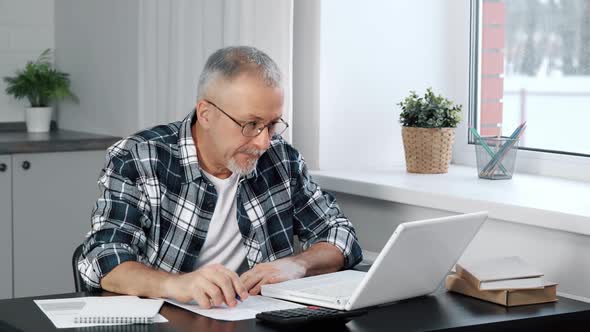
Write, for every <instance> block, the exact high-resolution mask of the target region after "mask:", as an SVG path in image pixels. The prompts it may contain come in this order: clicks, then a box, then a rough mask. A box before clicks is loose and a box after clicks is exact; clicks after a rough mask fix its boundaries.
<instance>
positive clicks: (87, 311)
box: [74, 296, 164, 324]
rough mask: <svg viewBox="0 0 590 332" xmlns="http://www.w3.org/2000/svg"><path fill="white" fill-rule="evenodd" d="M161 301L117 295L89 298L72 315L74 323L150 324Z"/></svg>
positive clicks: (160, 305)
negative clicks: (74, 314) (73, 315)
mask: <svg viewBox="0 0 590 332" xmlns="http://www.w3.org/2000/svg"><path fill="white" fill-rule="evenodd" d="M163 303H164V301H163V300H157V299H140V298H129V297H119V296H111V297H96V298H91V299H90V301H88V302H87V303H86V305H85V306H84V308H82V310H80V312H79V313H78V315H77V316H76V317H74V323H81V324H86V323H91V324H92V323H98V324H150V323H153V322H154V319H155V317H156V315H157V314H158V312H159V311H160V307H162V304H163Z"/></svg>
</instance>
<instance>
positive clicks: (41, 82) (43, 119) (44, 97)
mask: <svg viewBox="0 0 590 332" xmlns="http://www.w3.org/2000/svg"><path fill="white" fill-rule="evenodd" d="M4 82H6V84H7V86H6V93H7V94H9V95H12V96H13V97H14V98H15V99H17V100H18V99H23V98H26V99H27V100H28V101H29V103H30V104H31V107H29V108H27V109H26V117H25V118H26V122H27V131H28V132H47V131H49V125H50V123H51V114H52V111H53V108H52V107H51V105H50V104H51V102H56V101H60V100H63V99H66V98H69V99H72V100H74V101H76V102H78V97H76V95H74V94H73V93H72V91H71V90H70V79H69V74H66V73H62V72H60V71H58V70H57V69H55V68H54V67H53V64H52V63H51V50H50V49H46V50H45V51H43V53H41V55H40V56H39V58H38V59H37V60H36V61H28V62H27V64H26V66H25V68H24V69H19V70H17V71H16V75H15V76H14V77H4Z"/></svg>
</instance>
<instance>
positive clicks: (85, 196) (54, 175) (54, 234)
mask: <svg viewBox="0 0 590 332" xmlns="http://www.w3.org/2000/svg"><path fill="white" fill-rule="evenodd" d="M104 155H105V151H102V150H101V151H76V152H50V153H30V154H14V155H12V163H11V169H12V195H11V196H12V240H13V244H12V257H13V260H14V262H13V265H12V266H13V269H14V270H13V271H12V274H13V276H14V277H13V286H12V287H13V289H14V294H13V296H14V297H24V296H36V295H45V294H56V293H66V292H72V291H74V281H73V275H72V264H71V259H72V253H73V252H74V249H75V248H76V246H77V245H79V244H80V243H82V241H83V239H84V236H85V235H86V233H88V231H89V230H90V213H91V211H92V207H93V206H94V203H95V201H96V198H97V194H98V191H97V185H96V180H97V178H98V174H99V172H100V169H101V168H102V166H103V164H104ZM2 183H3V182H2V179H0V184H2ZM2 187H3V186H2ZM5 194H6V193H4V190H0V195H5ZM8 198H10V196H9V197H8ZM0 204H2V203H0ZM8 209H9V210H10V208H8ZM2 211H4V209H2ZM3 215H4V214H0V218H2V220H4V217H3ZM0 227H4V221H3V224H2V226H0ZM1 233H2V234H4V232H3V231H2V232H1ZM1 236H3V235H0V237H1ZM3 245H4V242H3V241H0V246H3ZM2 251H4V250H2ZM0 259H4V258H3V256H0ZM2 266H3V267H4V266H6V265H4V264H2ZM0 273H4V270H2V272H0ZM2 280H3V278H2ZM0 287H2V285H1V284H0ZM0 291H2V288H0Z"/></svg>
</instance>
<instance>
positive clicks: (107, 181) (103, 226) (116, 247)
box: [78, 147, 150, 288]
mask: <svg viewBox="0 0 590 332" xmlns="http://www.w3.org/2000/svg"><path fill="white" fill-rule="evenodd" d="M137 165H138V162H137V160H135V159H134V158H133V157H132V156H131V153H130V152H129V151H124V150H121V149H118V148H116V147H114V148H112V149H109V154H108V155H107V161H106V165H105V167H104V169H103V170H102V171H101V174H100V176H99V179H98V187H99V197H98V199H97V201H96V204H95V206H94V209H93V211H92V216H91V231H90V232H89V233H88V236H87V238H86V240H85V241H84V250H83V253H82V255H81V258H80V260H79V261H78V270H79V271H80V274H81V276H82V279H83V280H84V282H85V283H86V284H87V285H88V286H90V287H91V288H100V280H101V279H102V278H103V277H104V276H105V275H107V274H108V273H109V272H110V271H111V270H112V269H114V268H115V267H116V266H117V265H119V264H121V263H123V262H125V261H140V262H146V261H147V260H146V259H145V257H144V255H143V253H145V247H146V235H145V233H144V231H143V229H144V227H145V225H146V224H147V223H149V220H150V218H149V215H150V212H149V204H147V203H148V201H147V199H146V195H145V194H144V193H143V192H142V191H141V187H140V184H139V183H138V179H139V178H140V177H139V171H138V166H137Z"/></svg>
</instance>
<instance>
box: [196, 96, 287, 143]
mask: <svg viewBox="0 0 590 332" xmlns="http://www.w3.org/2000/svg"><path fill="white" fill-rule="evenodd" d="M205 101H206V102H207V103H209V104H211V105H213V106H214V107H215V108H217V109H218V110H219V111H220V112H221V113H223V114H225V115H226V116H227V117H228V118H230V119H231V120H232V121H233V122H235V123H236V124H237V125H238V126H240V127H242V135H244V136H246V137H256V136H258V135H260V133H261V132H262V131H263V130H264V128H268V135H269V136H270V137H273V136H275V135H281V134H282V133H284V132H285V130H287V128H289V124H288V123H287V122H285V120H283V119H278V120H277V121H274V122H271V123H269V124H267V125H265V124H264V123H263V122H261V121H249V122H246V123H241V122H240V121H238V120H236V119H234V118H233V117H232V116H231V115H229V114H227V113H225V111H224V110H222V109H221V108H220V107H219V106H217V105H215V104H214V103H212V102H211V101H209V100H207V99H205Z"/></svg>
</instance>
